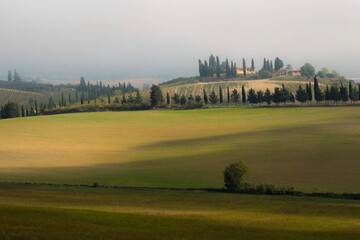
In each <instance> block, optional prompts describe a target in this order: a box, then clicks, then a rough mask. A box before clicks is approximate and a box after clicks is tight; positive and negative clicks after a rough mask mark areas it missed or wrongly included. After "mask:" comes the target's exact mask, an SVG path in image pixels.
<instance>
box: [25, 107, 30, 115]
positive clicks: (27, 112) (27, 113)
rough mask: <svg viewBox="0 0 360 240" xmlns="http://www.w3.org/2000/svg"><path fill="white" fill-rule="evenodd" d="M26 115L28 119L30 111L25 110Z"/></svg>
mask: <svg viewBox="0 0 360 240" xmlns="http://www.w3.org/2000/svg"><path fill="white" fill-rule="evenodd" d="M25 114H26V116H27V117H28V116H30V115H29V110H28V109H26V110H25Z"/></svg>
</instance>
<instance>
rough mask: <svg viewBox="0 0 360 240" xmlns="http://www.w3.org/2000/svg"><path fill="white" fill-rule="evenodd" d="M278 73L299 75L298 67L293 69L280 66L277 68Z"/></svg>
mask: <svg viewBox="0 0 360 240" xmlns="http://www.w3.org/2000/svg"><path fill="white" fill-rule="evenodd" d="M279 74H280V75H287V76H301V72H300V69H297V68H293V69H285V68H282V69H280V70H279Z"/></svg>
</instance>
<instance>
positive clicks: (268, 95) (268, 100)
mask: <svg viewBox="0 0 360 240" xmlns="http://www.w3.org/2000/svg"><path fill="white" fill-rule="evenodd" d="M264 100H265V102H266V103H267V104H268V105H270V104H271V100H272V97H271V92H270V90H269V89H268V88H266V91H265V94H264Z"/></svg>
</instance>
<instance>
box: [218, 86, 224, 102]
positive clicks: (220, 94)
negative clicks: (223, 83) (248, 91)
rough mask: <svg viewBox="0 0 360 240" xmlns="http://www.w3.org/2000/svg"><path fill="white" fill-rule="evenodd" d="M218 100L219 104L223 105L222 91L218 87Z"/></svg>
mask: <svg viewBox="0 0 360 240" xmlns="http://www.w3.org/2000/svg"><path fill="white" fill-rule="evenodd" d="M219 98H220V103H223V100H224V99H223V93H222V89H221V87H219Z"/></svg>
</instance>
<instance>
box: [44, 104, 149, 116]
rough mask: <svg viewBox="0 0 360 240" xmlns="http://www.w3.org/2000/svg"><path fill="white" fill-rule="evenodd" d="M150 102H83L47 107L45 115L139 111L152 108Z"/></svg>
mask: <svg viewBox="0 0 360 240" xmlns="http://www.w3.org/2000/svg"><path fill="white" fill-rule="evenodd" d="M150 108H151V107H150V105H149V104H148V103H139V104H136V103H125V104H121V105H120V104H115V103H114V104H82V105H76V106H69V107H61V108H53V109H45V110H44V114H45V115H51V114H61V113H76V112H104V111H137V110H148V109H150Z"/></svg>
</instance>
